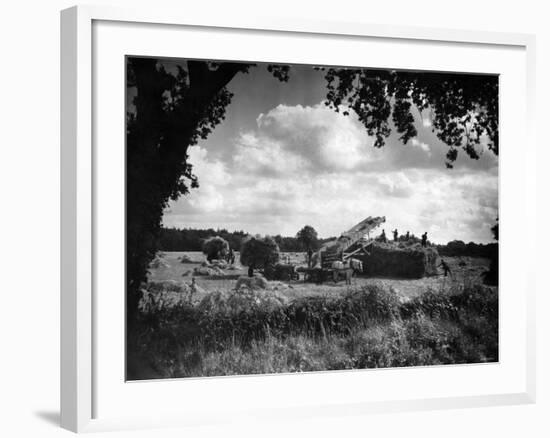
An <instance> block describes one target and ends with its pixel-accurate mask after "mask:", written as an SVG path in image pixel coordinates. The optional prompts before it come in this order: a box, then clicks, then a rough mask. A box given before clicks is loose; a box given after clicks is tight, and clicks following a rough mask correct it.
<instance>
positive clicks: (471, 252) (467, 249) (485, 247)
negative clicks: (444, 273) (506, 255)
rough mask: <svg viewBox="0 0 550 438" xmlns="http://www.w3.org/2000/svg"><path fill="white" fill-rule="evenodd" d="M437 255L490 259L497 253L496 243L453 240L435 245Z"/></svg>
mask: <svg viewBox="0 0 550 438" xmlns="http://www.w3.org/2000/svg"><path fill="white" fill-rule="evenodd" d="M435 248H436V249H437V251H438V252H439V255H442V256H446V257H485V258H489V259H492V258H494V257H495V255H496V254H498V243H486V244H484V243H474V242H469V243H465V242H463V241H462V240H453V241H451V242H449V243H447V244H446V245H435Z"/></svg>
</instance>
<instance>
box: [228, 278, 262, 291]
mask: <svg viewBox="0 0 550 438" xmlns="http://www.w3.org/2000/svg"><path fill="white" fill-rule="evenodd" d="M268 286H269V283H268V281H267V280H266V279H265V277H264V276H263V275H254V277H245V276H241V277H239V278H238V279H237V284H236V285H235V289H236V290H239V289H240V288H242V287H245V288H248V289H253V290H254V289H267V288H268Z"/></svg>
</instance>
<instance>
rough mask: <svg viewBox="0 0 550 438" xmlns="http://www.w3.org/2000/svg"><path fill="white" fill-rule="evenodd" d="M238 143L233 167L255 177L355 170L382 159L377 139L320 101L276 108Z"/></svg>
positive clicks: (263, 115)
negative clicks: (378, 152) (253, 174)
mask: <svg viewBox="0 0 550 438" xmlns="http://www.w3.org/2000/svg"><path fill="white" fill-rule="evenodd" d="M256 123H257V129H256V130H255V131H253V132H245V133H242V134H241V135H240V136H239V138H238V139H237V142H236V143H237V151H236V156H235V163H236V164H237V165H238V166H244V167H246V168H247V170H249V171H254V170H255V171H256V172H257V173H264V172H268V173H272V174H281V173H282V174H287V173H290V172H295V171H304V172H309V173H323V172H334V171H343V170H344V171H352V170H355V169H359V168H361V167H362V166H364V165H365V164H366V163H369V162H372V161H375V160H376V159H379V157H378V156H379V155H380V154H377V151H376V150H375V149H373V148H372V144H373V141H372V139H371V138H370V137H369V136H368V135H367V134H366V132H365V129H364V128H362V127H361V125H360V124H359V123H358V122H357V121H356V120H355V119H354V118H352V117H346V116H343V115H342V114H338V113H336V112H334V111H332V110H330V109H328V108H326V106H325V105H324V104H322V103H319V104H317V105H314V106H305V107H304V106H301V105H296V106H287V105H278V106H277V107H275V108H273V109H272V110H270V111H269V112H267V113H265V114H260V115H259V116H258V118H257V119H256Z"/></svg>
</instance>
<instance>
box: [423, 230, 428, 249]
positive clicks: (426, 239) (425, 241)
mask: <svg viewBox="0 0 550 438" xmlns="http://www.w3.org/2000/svg"><path fill="white" fill-rule="evenodd" d="M427 243H428V232H427V231H424V234H422V246H426V245H427Z"/></svg>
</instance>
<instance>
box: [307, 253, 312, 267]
mask: <svg viewBox="0 0 550 438" xmlns="http://www.w3.org/2000/svg"><path fill="white" fill-rule="evenodd" d="M311 257H313V251H312V250H311V248H308V249H307V267H308V268H311Z"/></svg>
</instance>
